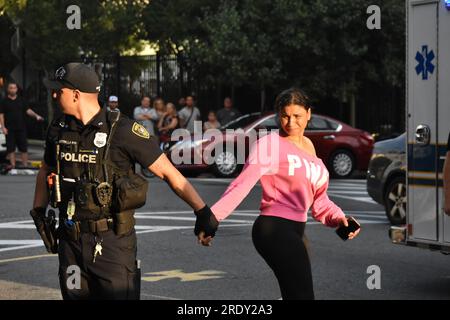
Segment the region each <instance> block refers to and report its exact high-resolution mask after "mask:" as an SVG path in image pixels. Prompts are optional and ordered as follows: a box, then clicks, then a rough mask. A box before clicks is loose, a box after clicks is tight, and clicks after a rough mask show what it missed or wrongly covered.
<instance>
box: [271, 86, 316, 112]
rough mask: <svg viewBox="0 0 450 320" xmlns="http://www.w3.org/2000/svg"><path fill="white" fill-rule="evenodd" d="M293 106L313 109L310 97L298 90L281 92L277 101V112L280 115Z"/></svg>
mask: <svg viewBox="0 0 450 320" xmlns="http://www.w3.org/2000/svg"><path fill="white" fill-rule="evenodd" d="M291 104H296V105H299V106H302V107H304V108H305V109H306V110H309V109H311V105H310V103H309V98H308V96H307V95H306V94H305V93H304V92H303V91H302V90H300V89H298V88H290V89H287V90H284V91H283V92H281V93H280V94H279V95H278V96H277V98H276V99H275V111H276V112H277V113H279V112H281V110H282V109H283V108H284V107H286V106H289V105H291Z"/></svg>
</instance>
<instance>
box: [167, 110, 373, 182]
mask: <svg viewBox="0 0 450 320" xmlns="http://www.w3.org/2000/svg"><path fill="white" fill-rule="evenodd" d="M227 129H234V130H236V129H242V130H240V131H241V132H240V133H239V132H237V133H236V132H234V133H227V132H226V130H227ZM263 129H265V130H272V129H278V120H277V115H276V114H274V113H269V114H265V115H261V113H251V114H246V115H243V116H241V117H240V118H238V119H236V120H234V121H232V122H230V123H228V124H227V125H225V126H223V127H222V128H220V130H221V131H222V139H220V142H216V141H211V140H209V139H204V137H201V136H200V137H197V138H196V137H191V139H189V140H186V141H181V142H178V143H176V144H175V145H173V146H172V147H171V148H170V149H169V150H167V153H168V155H169V158H170V155H171V154H172V153H173V152H175V154H184V153H189V154H191V155H192V158H193V157H194V156H197V157H200V158H202V155H203V153H204V150H205V149H207V148H210V149H213V148H214V144H216V143H222V144H223V146H229V148H228V149H227V148H223V151H221V152H220V153H219V154H217V155H214V156H215V158H214V163H213V164H211V165H208V164H206V163H205V162H204V161H202V162H201V163H197V164H192V163H189V164H176V165H175V166H176V167H178V168H179V169H186V168H190V169H193V168H196V169H198V170H212V171H213V172H214V173H215V174H216V176H219V177H232V176H235V175H236V174H237V173H238V172H239V171H240V169H241V168H242V165H240V164H239V163H238V159H237V155H236V152H233V151H235V149H237V147H238V146H237V143H238V141H245V152H246V154H245V156H247V155H248V147H249V146H248V139H240V137H239V136H240V135H242V134H243V135H246V134H247V133H248V132H250V131H251V130H255V131H257V132H258V131H259V130H263ZM305 135H306V136H307V137H308V138H310V139H311V140H312V141H313V143H314V145H315V147H316V153H317V156H318V157H320V158H321V159H322V160H323V161H324V163H325V164H326V165H327V167H328V169H329V171H330V174H331V175H332V176H333V177H337V178H345V177H349V176H350V175H351V174H352V173H353V172H354V170H356V169H358V170H363V171H366V170H367V167H368V163H369V160H370V156H371V154H372V149H373V144H374V140H373V138H372V136H371V135H370V134H369V133H368V132H365V131H363V130H359V129H355V128H353V127H351V126H349V125H347V124H345V123H343V122H340V121H338V120H336V119H333V118H330V117H326V116H322V115H317V114H314V115H313V116H312V118H311V121H310V122H309V124H308V127H307V129H306V131H305Z"/></svg>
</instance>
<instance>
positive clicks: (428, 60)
mask: <svg viewBox="0 0 450 320" xmlns="http://www.w3.org/2000/svg"><path fill="white" fill-rule="evenodd" d="M434 57H435V55H434V52H433V50H430V51H429V52H428V46H427V45H424V46H422V52H420V51H417V53H416V61H417V66H416V73H417V75H420V74H422V80H428V73H431V74H433V72H434V64H433V60H434Z"/></svg>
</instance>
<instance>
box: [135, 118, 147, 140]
mask: <svg viewBox="0 0 450 320" xmlns="http://www.w3.org/2000/svg"><path fill="white" fill-rule="evenodd" d="M131 131H133V133H134V134H135V135H137V136H139V137H141V138H144V139H148V138H150V133H148V131H147V129H145V128H144V127H143V126H142V125H140V124H139V123H137V122H135V123H134V124H133V128H132V129H131Z"/></svg>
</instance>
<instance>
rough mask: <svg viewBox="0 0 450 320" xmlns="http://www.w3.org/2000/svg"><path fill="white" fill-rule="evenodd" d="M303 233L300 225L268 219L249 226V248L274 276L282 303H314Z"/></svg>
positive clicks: (261, 219) (279, 219)
mask: <svg viewBox="0 0 450 320" xmlns="http://www.w3.org/2000/svg"><path fill="white" fill-rule="evenodd" d="M304 230H305V223H304V222H296V221H292V220H287V219H283V218H278V217H272V216H259V217H258V218H257V219H256V221H255V223H254V225H253V231H252V238H253V244H254V245H255V248H256V250H257V251H258V253H259V254H260V255H261V256H262V257H263V258H264V260H265V261H266V262H267V264H268V265H269V267H270V268H271V269H272V270H273V272H274V273H275V276H276V277H277V280H278V284H279V286H280V291H281V296H282V297H283V300H313V299H314V291H313V283H312V275H311V264H310V261H309V256H308V252H307V250H306V247H305V244H304V242H303V232H304Z"/></svg>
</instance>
